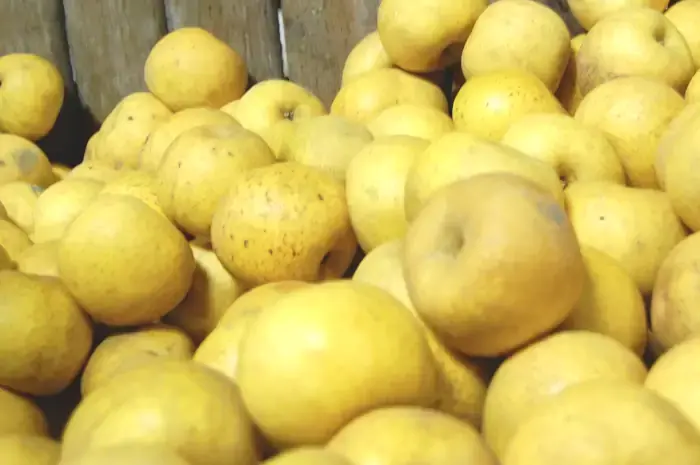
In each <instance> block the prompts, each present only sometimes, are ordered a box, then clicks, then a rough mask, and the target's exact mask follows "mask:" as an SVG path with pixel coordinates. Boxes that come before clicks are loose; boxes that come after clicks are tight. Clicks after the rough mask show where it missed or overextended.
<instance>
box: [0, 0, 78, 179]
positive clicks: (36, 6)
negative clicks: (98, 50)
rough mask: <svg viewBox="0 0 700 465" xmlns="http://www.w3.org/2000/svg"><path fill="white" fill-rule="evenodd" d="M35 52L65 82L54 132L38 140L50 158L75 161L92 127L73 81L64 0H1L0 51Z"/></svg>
mask: <svg viewBox="0 0 700 465" xmlns="http://www.w3.org/2000/svg"><path fill="white" fill-rule="evenodd" d="M6 53H34V54H37V55H40V56H42V57H44V58H46V59H47V60H49V61H51V62H52V63H53V64H54V65H56V67H57V68H58V69H59V71H60V72H61V75H62V76H63V81H64V83H65V86H66V95H65V98H64V103H63V107H62V108H61V112H60V113H59V115H58V119H57V120H56V124H55V125H54V127H53V129H52V130H51V132H50V133H49V134H48V135H47V136H46V137H44V138H43V139H42V140H41V141H39V142H38V144H39V146H40V147H41V148H42V149H43V150H44V152H46V154H47V155H48V157H49V158H50V159H51V161H55V162H60V163H65V164H69V165H75V164H76V163H78V162H79V160H80V158H81V156H82V152H83V150H84V147H85V143H86V141H87V138H88V137H89V135H90V133H91V131H92V125H91V121H90V118H89V117H88V115H87V114H86V112H85V111H84V110H83V107H82V104H81V103H80V101H79V99H78V96H77V94H76V93H75V90H76V89H75V85H74V82H73V72H72V70H71V65H70V59H69V56H68V44H67V43H66V34H65V29H64V24H63V5H62V3H61V0H32V1H27V0H2V1H0V55H4V54H6Z"/></svg>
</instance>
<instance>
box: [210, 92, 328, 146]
mask: <svg viewBox="0 0 700 465" xmlns="http://www.w3.org/2000/svg"><path fill="white" fill-rule="evenodd" d="M222 110H223V108H222ZM229 111H231V110H229ZM326 113H327V111H326V107H325V105H324V104H323V102H321V100H320V99H319V98H318V97H316V96H315V95H314V94H312V93H311V92H310V91H309V90H307V89H305V88H303V87H301V86H300V85H299V84H295V83H293V82H291V81H287V80H284V79H268V80H265V81H261V82H259V83H257V84H255V85H254V86H253V87H251V88H250V89H248V91H247V92H246V93H245V94H244V95H243V97H241V99H240V100H239V101H238V103H237V104H236V106H235V111H234V112H233V113H232V114H233V115H234V116H235V118H236V120H237V121H239V122H240V123H241V125H242V126H243V127H244V128H246V129H248V130H249V131H253V132H254V133H256V134H258V135H259V136H260V137H262V138H263V139H264V140H265V142H267V145H269V146H270V149H272V152H273V153H274V154H275V155H276V156H279V154H280V152H281V150H283V149H284V146H285V144H286V139H287V137H288V136H289V133H290V132H291V131H292V130H293V125H292V123H293V122H295V121H301V120H304V119H306V118H313V117H314V116H321V115H325V114H326Z"/></svg>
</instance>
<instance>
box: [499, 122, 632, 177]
mask: <svg viewBox="0 0 700 465" xmlns="http://www.w3.org/2000/svg"><path fill="white" fill-rule="evenodd" d="M501 143H502V144H504V145H507V146H509V147H512V148H514V149H516V150H519V151H520V152H522V153H524V154H526V155H528V156H530V157H533V158H537V159H538V160H542V161H544V162H546V163H548V164H549V165H551V166H552V167H553V168H554V169H555V170H556V171H557V173H558V174H559V178H560V179H561V180H562V182H563V183H564V184H571V183H573V182H576V181H579V180H580V181H610V182H614V183H617V184H625V172H624V171H623V169H622V165H621V164H620V160H619V159H618V157H617V153H616V152H615V149H614V148H613V146H612V145H611V144H610V142H609V141H608V139H607V138H606V137H605V134H604V133H603V132H602V131H599V130H598V129H595V128H589V127H586V126H584V125H583V124H581V123H579V122H578V121H576V120H575V119H574V118H572V117H571V116H568V115H562V114H556V113H535V114H531V115H526V116H523V117H522V118H521V119H519V120H517V121H515V122H514V123H513V124H512V125H511V126H510V128H509V129H508V132H506V133H505V135H504V136H503V139H501Z"/></svg>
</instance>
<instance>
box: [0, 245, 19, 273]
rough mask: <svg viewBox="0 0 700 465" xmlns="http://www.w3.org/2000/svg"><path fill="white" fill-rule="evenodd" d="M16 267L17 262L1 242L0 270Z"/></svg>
mask: <svg viewBox="0 0 700 465" xmlns="http://www.w3.org/2000/svg"><path fill="white" fill-rule="evenodd" d="M15 268H16V264H15V262H13V261H12V260H11V259H10V256H9V255H8V253H7V251H6V250H5V248H4V247H3V246H2V244H0V270H14V269H15Z"/></svg>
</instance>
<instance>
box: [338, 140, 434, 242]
mask: <svg viewBox="0 0 700 465" xmlns="http://www.w3.org/2000/svg"><path fill="white" fill-rule="evenodd" d="M428 145H429V143H428V141H425V140H423V139H418V138H416V137H412V136H383V137H379V138H377V139H376V140H375V141H374V142H371V143H370V144H368V145H367V146H366V147H365V148H364V149H363V150H361V151H360V152H359V153H358V154H357V155H355V157H354V158H353V159H352V160H351V161H350V164H349V165H348V170H347V176H346V180H345V189H346V194H347V204H348V212H349V213H350V221H351V222H352V227H353V229H354V231H355V234H356V235H357V240H358V242H359V244H360V246H361V247H362V249H363V250H364V251H365V252H369V251H370V250H372V249H374V248H375V247H377V246H379V245H381V244H383V243H384V242H387V241H390V240H393V239H397V238H400V237H403V236H404V234H405V233H406V229H407V227H408V221H407V220H406V213H405V206H404V192H405V185H406V179H407V178H408V173H409V170H410V169H411V166H413V162H414V160H415V159H416V157H418V155H419V154H420V153H421V152H422V151H424V150H425V149H426V148H427V147H428Z"/></svg>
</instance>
